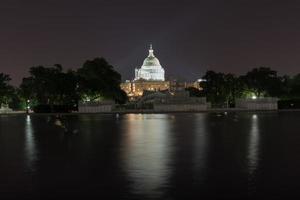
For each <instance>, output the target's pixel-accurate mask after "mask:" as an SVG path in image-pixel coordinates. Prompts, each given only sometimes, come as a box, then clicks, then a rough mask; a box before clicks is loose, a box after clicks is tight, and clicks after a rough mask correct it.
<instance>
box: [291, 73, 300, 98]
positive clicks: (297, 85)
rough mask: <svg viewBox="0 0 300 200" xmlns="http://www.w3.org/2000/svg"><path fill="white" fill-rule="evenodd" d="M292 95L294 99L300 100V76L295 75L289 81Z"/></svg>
mask: <svg viewBox="0 0 300 200" xmlns="http://www.w3.org/2000/svg"><path fill="white" fill-rule="evenodd" d="M289 88H290V93H289V96H290V97H292V98H300V74H297V75H295V76H294V77H292V78H291V79H290V81H289Z"/></svg>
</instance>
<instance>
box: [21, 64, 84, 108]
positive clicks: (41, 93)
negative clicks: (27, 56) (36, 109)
mask: <svg viewBox="0 0 300 200" xmlns="http://www.w3.org/2000/svg"><path fill="white" fill-rule="evenodd" d="M29 72H30V75H31V76H30V77H27V78H24V79H23V81H22V83H21V85H20V89H21V94H22V96H23V97H24V99H29V100H36V101H37V102H38V104H47V105H54V104H68V105H71V104H76V103H77V101H78V95H77V92H76V87H77V83H78V81H77V77H76V74H75V73H74V72H72V71H69V72H67V73H64V72H63V71H62V66H61V65H58V64H57V65H54V67H44V66H38V67H31V68H30V71H29Z"/></svg>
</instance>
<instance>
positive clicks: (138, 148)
mask: <svg viewBox="0 0 300 200" xmlns="http://www.w3.org/2000/svg"><path fill="white" fill-rule="evenodd" d="M171 121H172V117H170V116H169V115H131V114H130V115H127V119H126V120H125V121H124V123H125V124H124V125H125V127H126V133H125V134H126V135H125V136H124V137H125V138H124V144H123V146H124V150H123V151H124V155H123V160H124V165H125V166H124V168H125V171H126V173H127V174H128V176H129V179H130V180H131V181H132V182H133V184H132V190H133V192H134V193H137V194H147V195H150V196H153V197H158V196H159V195H161V193H160V192H159V189H160V188H161V187H163V186H164V185H165V184H166V183H167V179H168V177H169V175H170V172H171V169H169V166H168V164H169V162H170V153H171V151H172V149H171V144H170V143H171V142H172V139H171V137H170V134H171V132H170V123H171Z"/></svg>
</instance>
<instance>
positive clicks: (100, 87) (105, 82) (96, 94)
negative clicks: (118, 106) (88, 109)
mask: <svg viewBox="0 0 300 200" xmlns="http://www.w3.org/2000/svg"><path fill="white" fill-rule="evenodd" d="M77 74H78V76H79V91H80V93H81V97H82V98H85V97H88V98H89V99H90V100H96V99H114V100H115V101H117V102H119V103H122V102H125V101H126V100H127V95H126V93H125V92H124V91H122V90H121V88H120V84H121V75H120V74H119V73H118V72H116V71H115V70H114V68H113V66H112V65H110V64H109V63H108V62H107V61H106V60H105V59H104V58H95V59H94V60H87V61H86V62H85V63H84V64H83V66H82V68H80V69H78V71H77Z"/></svg>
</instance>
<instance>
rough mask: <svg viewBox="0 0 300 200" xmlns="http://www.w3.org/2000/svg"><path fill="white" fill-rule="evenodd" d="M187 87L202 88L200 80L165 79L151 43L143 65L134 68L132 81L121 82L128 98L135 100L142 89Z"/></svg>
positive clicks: (171, 89)
mask: <svg viewBox="0 0 300 200" xmlns="http://www.w3.org/2000/svg"><path fill="white" fill-rule="evenodd" d="M188 87H194V88H197V89H199V90H202V88H201V86H200V81H198V80H197V81H195V82H191V83H187V82H178V81H175V80H174V81H166V80H165V70H164V68H163V67H162V66H161V64H160V62H159V60H158V58H156V57H155V55H154V50H153V48H152V45H150V49H149V55H148V57H147V58H146V59H145V60H144V62H143V65H142V66H141V68H139V69H135V78H134V80H133V81H130V80H127V81H126V82H124V83H122V84H121V89H122V90H124V91H125V92H126V93H127V95H128V97H129V99H130V100H135V99H137V98H140V97H142V96H143V93H144V91H165V90H168V91H177V90H184V89H185V88H188Z"/></svg>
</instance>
